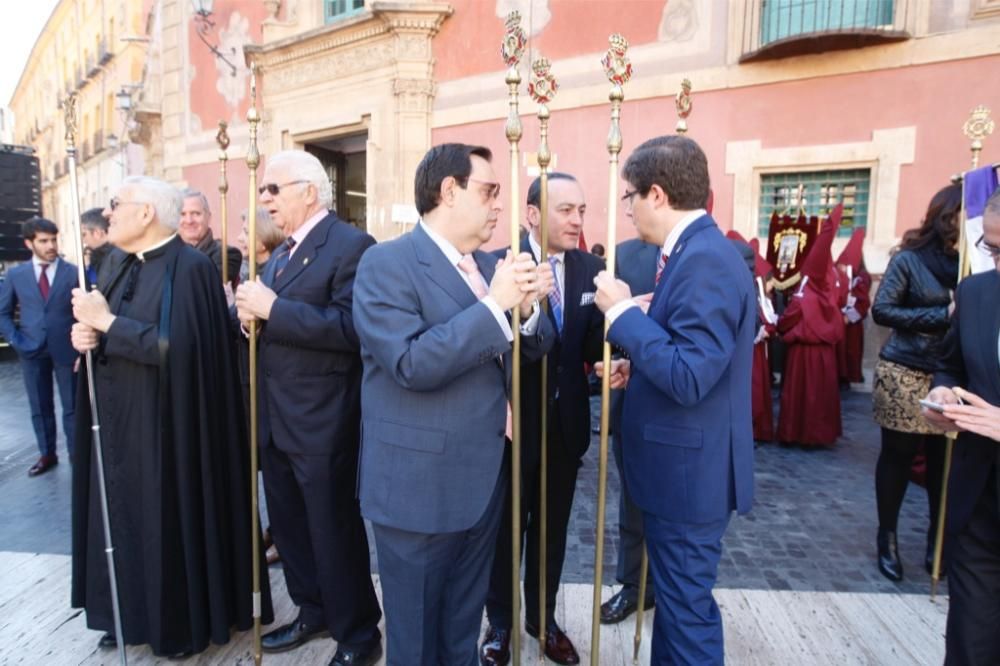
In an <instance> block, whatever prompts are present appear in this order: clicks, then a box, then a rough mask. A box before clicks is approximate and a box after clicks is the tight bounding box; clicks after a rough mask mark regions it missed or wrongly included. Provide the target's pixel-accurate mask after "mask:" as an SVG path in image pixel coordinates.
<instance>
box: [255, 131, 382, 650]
mask: <svg viewBox="0 0 1000 666" xmlns="http://www.w3.org/2000/svg"><path fill="white" fill-rule="evenodd" d="M261 183H262V185H261V187H260V189H259V194H260V205H261V206H263V207H264V208H266V209H267V211H268V212H269V213H270V215H271V220H272V221H273V222H274V224H275V225H276V226H277V227H278V228H280V229H281V230H282V232H284V234H285V236H286V240H285V243H284V244H283V245H281V246H279V247H278V249H277V250H275V252H274V253H273V255H272V256H271V259H270V260H268V263H267V269H266V270H265V271H264V274H263V275H262V276H259V277H258V279H257V281H256V282H245V283H243V284H241V285H240V286H239V287H238V289H237V291H236V309H237V314H238V316H239V318H240V320H241V321H242V322H243V323H244V324H248V323H249V322H251V321H253V320H254V319H256V320H257V321H258V322H260V325H259V330H260V333H259V335H260V347H259V363H258V369H259V380H260V388H261V390H260V398H259V400H260V404H259V414H260V442H261V468H262V469H263V472H264V492H265V494H266V497H267V509H268V514H269V518H270V520H271V523H270V524H271V536H272V537H273V539H274V543H275V545H276V546H277V547H278V551H279V552H280V553H281V560H282V563H283V565H284V570H285V582H286V584H287V585H288V593H289V595H290V596H291V598H292V601H293V602H295V604H296V605H297V606H298V607H299V615H298V617H297V618H296V619H295V621H293V622H291V623H289V624H286V625H284V626H281V627H279V628H277V629H275V630H274V631H272V632H270V633H269V634H267V635H265V636H264V638H263V648H264V650H265V651H267V652H281V651H284V650H290V649H292V648H294V647H296V646H298V645H301V644H302V643H304V642H305V641H308V640H310V639H313V638H317V637H319V636H331V637H332V638H333V639H334V640H336V641H337V653H336V654H335V655H334V657H333V661H332V662H331V664H352V665H367V664H374V663H375V662H376V661H378V659H379V657H381V655H382V636H381V633H380V632H379V629H378V623H379V620H380V619H381V617H382V612H381V610H380V609H379V605H378V599H377V598H376V596H375V588H374V586H373V585H372V579H371V572H370V568H369V567H370V563H369V557H368V538H367V536H366V533H365V526H364V523H363V521H362V519H361V512H360V509H359V506H358V500H357V497H356V495H355V488H356V487H357V484H356V480H357V469H358V447H359V443H360V442H359V440H360V435H361V433H360V425H361V403H360V390H361V356H360V354H359V351H360V350H359V342H358V334H357V333H356V332H355V326H354V318H353V315H352V313H351V304H352V300H353V294H354V274H355V271H356V270H357V266H358V261H359V260H360V258H361V255H362V253H364V252H365V250H367V249H368V248H369V247H370V246H371V245H373V244H374V243H375V241H374V239H373V238H372V237H371V236H369V235H368V234H366V233H364V232H362V231H360V230H358V229H357V228H356V227H354V226H352V225H350V224H348V223H347V222H345V221H343V220H342V219H340V218H339V217H337V214H336V213H334V212H333V211H332V210H330V206H331V205H332V203H333V191H332V187H331V184H330V179H329V178H328V177H327V175H326V171H325V170H324V168H323V165H322V164H321V163H320V161H319V160H318V159H316V158H315V157H314V156H312V155H310V154H309V153H307V152H305V151H301V150H287V151H283V152H280V153H277V154H275V155H273V156H271V158H270V159H268V161H267V167H266V169H265V170H264V175H263V177H262V179H261Z"/></svg>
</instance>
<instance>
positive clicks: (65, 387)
mask: <svg viewBox="0 0 1000 666" xmlns="http://www.w3.org/2000/svg"><path fill="white" fill-rule="evenodd" d="M21 374H22V375H24V387H25V388H26V389H27V392H28V405H29V406H30V407H31V425H32V426H33V427H34V429H35V439H36V440H38V451H39V452H40V453H41V455H43V456H54V455H56V407H55V401H54V398H53V394H52V388H53V387H52V375H53V374H55V377H56V383H57V384H58V386H59V400H60V402H61V403H62V417H63V419H62V420H63V434H64V435H65V436H66V448H67V450H68V451H69V454H70V455H71V456H72V455H73V414H74V401H75V400H76V373H74V372H73V366H72V365H59V364H57V363H54V362H53V361H52V357H50V356H43V357H40V358H22V359H21Z"/></svg>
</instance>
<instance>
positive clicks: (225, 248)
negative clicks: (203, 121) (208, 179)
mask: <svg viewBox="0 0 1000 666" xmlns="http://www.w3.org/2000/svg"><path fill="white" fill-rule="evenodd" d="M226 127H228V125H227V124H226V121H225V120H220V121H219V133H218V134H216V135H215V142H216V143H217V144H219V215H220V216H221V218H222V222H221V226H222V284H229V243H228V230H229V229H228V227H229V224H228V222H229V217H228V216H227V214H226V194H227V193H228V192H229V181H228V180H226V161H227V160H228V159H229V155H227V154H226V148H228V147H229V134H227V133H226ZM250 196H251V197H252V196H253V191H252V190H251V194H250Z"/></svg>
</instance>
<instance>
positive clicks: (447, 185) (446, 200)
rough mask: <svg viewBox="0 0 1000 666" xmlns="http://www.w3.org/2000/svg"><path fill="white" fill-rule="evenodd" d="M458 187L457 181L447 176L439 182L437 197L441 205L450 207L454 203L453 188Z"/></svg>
mask: <svg viewBox="0 0 1000 666" xmlns="http://www.w3.org/2000/svg"><path fill="white" fill-rule="evenodd" d="M457 187H458V181H457V180H455V177H454V176H448V177H446V178H445V179H444V180H442V181H441V189H440V191H439V192H438V196H439V197H440V199H441V203H442V204H444V205H446V206H452V205H454V203H455V194H456V192H455V188H457Z"/></svg>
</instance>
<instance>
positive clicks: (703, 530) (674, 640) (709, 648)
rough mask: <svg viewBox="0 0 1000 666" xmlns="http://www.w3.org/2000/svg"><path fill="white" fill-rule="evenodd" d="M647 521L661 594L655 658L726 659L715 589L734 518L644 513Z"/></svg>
mask: <svg viewBox="0 0 1000 666" xmlns="http://www.w3.org/2000/svg"><path fill="white" fill-rule="evenodd" d="M643 522H644V527H645V531H646V545H647V548H648V550H649V573H650V576H651V577H652V582H653V590H654V592H655V594H656V614H655V615H654V619H653V644H652V659H651V662H650V663H651V664H652V666H665V665H666V664H722V663H723V662H724V655H725V652H724V645H723V639H722V616H721V615H720V613H719V606H718V604H716V603H715V598H714V597H713V596H712V588H713V587H714V586H715V580H716V577H717V576H718V571H719V559H720V557H721V555H722V535H723V534H724V533H725V531H726V527H727V526H728V525H729V517H728V516H727V517H726V518H725V519H724V520H720V521H716V522H712V523H704V524H691V523H674V522H670V521H667V520H664V519H662V518H660V517H658V516H654V515H653V514H651V513H648V512H644V513H643Z"/></svg>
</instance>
